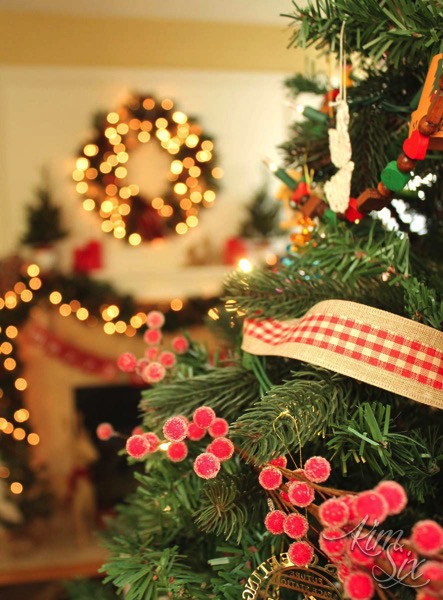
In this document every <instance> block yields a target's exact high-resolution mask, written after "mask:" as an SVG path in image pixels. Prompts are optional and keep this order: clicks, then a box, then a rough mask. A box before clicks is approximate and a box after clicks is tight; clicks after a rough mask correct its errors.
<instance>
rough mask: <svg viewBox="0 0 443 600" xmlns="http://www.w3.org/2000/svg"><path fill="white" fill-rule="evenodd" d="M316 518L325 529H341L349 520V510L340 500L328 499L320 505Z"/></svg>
mask: <svg viewBox="0 0 443 600" xmlns="http://www.w3.org/2000/svg"><path fill="white" fill-rule="evenodd" d="M318 517H319V519H320V523H321V524H322V525H324V526H325V527H343V526H344V525H346V523H347V522H348V519H349V508H348V507H347V505H346V502H343V500H340V498H329V500H326V501H325V502H323V504H320V506H319V509H318Z"/></svg>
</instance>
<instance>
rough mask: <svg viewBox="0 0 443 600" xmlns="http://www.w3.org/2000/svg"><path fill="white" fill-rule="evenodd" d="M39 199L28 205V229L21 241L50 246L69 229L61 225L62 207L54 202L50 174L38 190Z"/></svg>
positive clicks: (31, 244)
mask: <svg viewBox="0 0 443 600" xmlns="http://www.w3.org/2000/svg"><path fill="white" fill-rule="evenodd" d="M36 197H37V201H36V202H35V203H33V204H28V205H27V206H26V218H27V229H26V231H25V233H24V234H23V236H22V239H21V242H22V243H23V244H29V245H30V246H39V247H42V246H43V247H44V246H50V245H52V244H54V243H55V242H57V241H59V240H61V239H63V238H64V237H66V235H67V231H66V230H65V229H63V227H62V225H61V214H60V208H59V207H58V206H56V205H54V203H53V199H52V194H51V192H50V190H49V183H48V176H47V174H46V173H44V182H43V184H42V185H40V186H39V187H38V188H37V190H36Z"/></svg>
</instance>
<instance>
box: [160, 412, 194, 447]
mask: <svg viewBox="0 0 443 600" xmlns="http://www.w3.org/2000/svg"><path fill="white" fill-rule="evenodd" d="M163 435H164V436H165V438H166V439H167V440H168V441H170V442H181V441H183V440H184V439H185V437H186V436H187V435H188V421H187V419H186V418H185V417H182V416H181V415H178V416H176V417H170V418H169V419H168V420H167V421H165V424H164V425H163Z"/></svg>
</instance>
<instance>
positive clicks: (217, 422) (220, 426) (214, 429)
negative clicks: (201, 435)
mask: <svg viewBox="0 0 443 600" xmlns="http://www.w3.org/2000/svg"><path fill="white" fill-rule="evenodd" d="M228 431H229V423H228V422H227V421H226V420H225V419H222V418H221V417H217V418H216V419H214V422H213V423H212V425H209V427H208V433H209V435H210V436H211V437H213V438H217V437H224V436H226V435H227V433H228Z"/></svg>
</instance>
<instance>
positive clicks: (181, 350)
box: [171, 335, 189, 354]
mask: <svg viewBox="0 0 443 600" xmlns="http://www.w3.org/2000/svg"><path fill="white" fill-rule="evenodd" d="M171 345H172V349H173V350H174V352H176V353H177V354H185V352H187V351H188V350H189V342H188V340H187V339H186V338H185V337H184V336H183V335H178V336H176V337H175V338H174V339H173V340H172V342H171Z"/></svg>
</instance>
